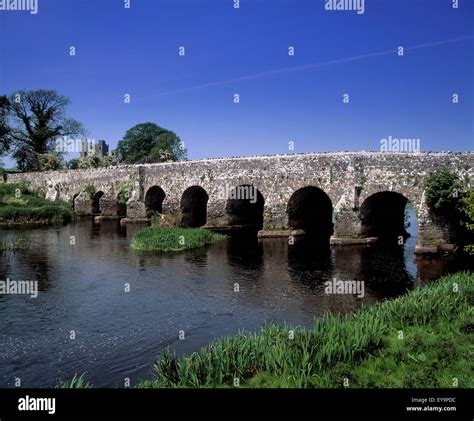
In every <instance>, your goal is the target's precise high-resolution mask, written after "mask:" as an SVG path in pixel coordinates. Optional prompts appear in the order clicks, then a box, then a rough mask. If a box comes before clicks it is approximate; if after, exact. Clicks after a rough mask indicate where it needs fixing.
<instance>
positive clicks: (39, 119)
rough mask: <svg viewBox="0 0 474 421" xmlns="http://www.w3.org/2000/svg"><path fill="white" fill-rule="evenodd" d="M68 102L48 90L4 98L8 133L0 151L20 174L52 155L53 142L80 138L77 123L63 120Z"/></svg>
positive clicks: (30, 169) (66, 118)
mask: <svg viewBox="0 0 474 421" xmlns="http://www.w3.org/2000/svg"><path fill="white" fill-rule="evenodd" d="M68 104H69V99H67V98H66V97H64V96H62V95H59V94H58V93H57V92H56V91H52V90H42V89H39V90H34V91H19V92H16V93H14V94H12V95H10V97H9V98H8V113H7V115H8V118H7V121H8V122H9V126H7V127H8V132H7V133H6V134H4V135H3V136H2V137H1V140H2V147H3V148H6V149H5V151H6V152H11V153H12V156H13V158H14V159H15V160H16V161H17V164H18V168H19V169H20V170H23V171H25V170H26V171H35V170H38V169H39V161H38V156H39V155H42V154H47V153H57V152H56V150H55V149H56V144H55V142H56V139H58V138H60V137H62V136H76V135H79V134H84V131H85V130H84V127H83V126H82V124H81V123H79V122H78V121H76V120H73V119H71V118H68V117H66V112H65V108H66V106H67V105H68Z"/></svg>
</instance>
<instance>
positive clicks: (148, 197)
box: [145, 186, 166, 218]
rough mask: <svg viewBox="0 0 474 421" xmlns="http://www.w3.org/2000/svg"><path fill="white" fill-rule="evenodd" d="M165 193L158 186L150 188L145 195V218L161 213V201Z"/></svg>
mask: <svg viewBox="0 0 474 421" xmlns="http://www.w3.org/2000/svg"><path fill="white" fill-rule="evenodd" d="M165 196H166V193H165V192H164V190H163V189H162V188H161V187H159V186H151V187H150V188H149V189H148V190H147V192H146V194H145V211H146V216H147V218H150V217H151V216H153V215H156V214H161V213H163V200H165Z"/></svg>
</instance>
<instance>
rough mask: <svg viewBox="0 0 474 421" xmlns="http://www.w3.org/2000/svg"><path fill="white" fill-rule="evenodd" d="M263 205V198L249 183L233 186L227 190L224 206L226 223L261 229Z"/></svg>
mask: <svg viewBox="0 0 474 421" xmlns="http://www.w3.org/2000/svg"><path fill="white" fill-rule="evenodd" d="M264 206H265V200H264V198H263V196H262V193H260V191H259V190H258V189H257V188H256V187H254V186H252V185H250V184H242V185H240V186H237V187H234V188H232V189H231V190H230V191H229V197H228V198H227V202H226V207H225V211H226V214H227V223H228V225H229V226H235V225H238V226H245V227H248V228H252V229H256V230H261V229H262V228H263V208H264Z"/></svg>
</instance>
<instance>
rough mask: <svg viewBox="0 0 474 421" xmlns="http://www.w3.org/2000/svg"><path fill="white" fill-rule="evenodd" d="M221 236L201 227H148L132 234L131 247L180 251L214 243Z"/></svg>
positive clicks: (135, 248) (144, 249) (147, 249)
mask: <svg viewBox="0 0 474 421" xmlns="http://www.w3.org/2000/svg"><path fill="white" fill-rule="evenodd" d="M223 238H224V236H222V235H220V234H217V233H215V232H212V231H209V230H206V229H203V228H177V227H148V228H143V229H141V230H140V231H137V232H136V233H135V234H134V236H133V239H132V243H131V247H132V248H133V249H134V250H143V251H165V252H168V251H181V250H188V249H192V248H196V247H202V246H204V245H206V244H211V243H215V242H217V241H220V240H221V239H223Z"/></svg>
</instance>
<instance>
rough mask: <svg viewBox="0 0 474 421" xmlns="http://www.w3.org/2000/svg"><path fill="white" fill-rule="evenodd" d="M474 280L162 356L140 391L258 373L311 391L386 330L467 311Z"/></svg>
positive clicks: (452, 280) (455, 278)
mask: <svg viewBox="0 0 474 421" xmlns="http://www.w3.org/2000/svg"><path fill="white" fill-rule="evenodd" d="M473 281H474V279H473V276H472V275H471V274H468V273H460V274H456V275H452V276H449V277H446V278H442V279H440V280H439V281H437V282H436V283H435V284H433V285H430V286H426V287H423V288H419V289H416V290H414V291H412V292H410V293H409V294H407V295H405V296H402V297H400V298H397V299H394V300H391V301H386V302H383V303H380V304H377V305H374V306H372V307H364V308H362V309H361V310H360V311H358V312H357V313H356V314H354V315H336V314H331V313H327V314H326V315H325V316H324V317H322V318H319V319H316V320H315V321H314V325H313V328H312V329H311V330H309V331H308V330H306V329H303V328H291V327H289V326H282V327H279V326H276V325H274V324H270V325H267V326H266V327H264V328H262V329H261V330H260V332H259V333H258V334H254V333H245V332H240V333H239V334H237V335H235V336H231V337H226V338H222V339H220V340H219V341H217V342H216V343H214V344H212V345H209V346H207V347H205V348H203V349H202V350H201V351H199V352H196V353H193V354H191V355H189V356H187V357H184V358H179V359H177V358H175V357H174V356H173V355H171V354H169V353H165V354H164V355H162V356H161V357H160V359H159V360H158V361H157V363H156V364H155V366H154V370H155V374H156V378H155V379H152V380H146V381H142V382H141V383H140V384H139V385H138V387H215V386H232V384H233V381H234V379H235V378H238V379H239V381H240V383H241V384H245V382H246V381H248V380H251V379H252V378H253V377H254V376H256V375H261V374H267V375H270V376H272V377H274V378H275V377H276V378H279V379H280V383H279V384H282V382H281V379H283V380H284V381H283V384H285V385H287V386H288V385H290V386H293V387H309V386H314V385H315V384H318V379H319V378H320V376H321V375H322V374H323V373H324V371H325V370H332V369H333V368H334V367H336V366H341V367H344V366H348V367H352V368H353V367H354V364H355V363H357V362H360V361H362V360H363V359H367V357H369V356H370V355H374V354H376V353H377V352H378V351H380V350H381V348H383V346H384V341H385V340H386V338H387V335H388V334H389V333H390V332H396V331H398V330H406V329H407V328H409V327H420V326H421V327H423V326H427V325H429V324H430V323H431V324H432V323H435V322H437V321H442V322H443V323H444V326H447V325H448V322H450V321H453V320H455V319H456V318H458V317H459V316H460V315H461V314H463V315H465V314H467V313H468V312H469V311H470V306H472V304H473V301H474V300H473V297H474V282H473ZM454 284H457V285H458V288H459V290H458V291H457V292H456V291H455V287H453V285H454Z"/></svg>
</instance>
